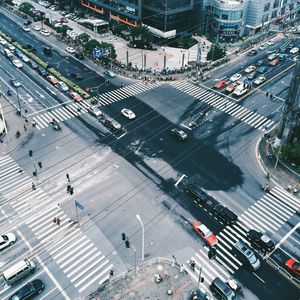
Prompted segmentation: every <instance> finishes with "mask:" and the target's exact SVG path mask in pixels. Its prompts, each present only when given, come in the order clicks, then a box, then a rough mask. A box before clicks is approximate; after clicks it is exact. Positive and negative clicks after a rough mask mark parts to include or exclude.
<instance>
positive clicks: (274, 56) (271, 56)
mask: <svg viewBox="0 0 300 300" xmlns="http://www.w3.org/2000/svg"><path fill="white" fill-rule="evenodd" d="M276 57H277V54H276V53H272V54H270V55H269V56H268V60H273V59H275V58H276Z"/></svg>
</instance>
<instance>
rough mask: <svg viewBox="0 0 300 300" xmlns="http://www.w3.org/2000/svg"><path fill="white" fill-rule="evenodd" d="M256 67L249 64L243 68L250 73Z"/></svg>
mask: <svg viewBox="0 0 300 300" xmlns="http://www.w3.org/2000/svg"><path fill="white" fill-rule="evenodd" d="M255 69H256V67H255V66H254V65H251V66H249V67H247V68H246V69H245V73H247V74H248V73H251V72H253V71H254V70H255Z"/></svg>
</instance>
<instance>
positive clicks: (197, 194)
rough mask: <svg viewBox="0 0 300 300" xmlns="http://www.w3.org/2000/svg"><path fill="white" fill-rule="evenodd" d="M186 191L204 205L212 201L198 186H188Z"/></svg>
mask: <svg viewBox="0 0 300 300" xmlns="http://www.w3.org/2000/svg"><path fill="white" fill-rule="evenodd" d="M184 191H185V192H186V193H187V194H189V195H190V196H191V197H192V198H193V199H195V200H197V201H199V202H200V203H202V204H206V203H207V202H208V201H209V200H210V199H211V197H210V196H209V195H208V194H206V192H205V191H204V190H203V189H202V188H201V187H200V186H197V185H188V186H186V187H185V188H184Z"/></svg>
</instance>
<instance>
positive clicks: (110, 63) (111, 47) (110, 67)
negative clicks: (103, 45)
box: [110, 46, 112, 71]
mask: <svg viewBox="0 0 300 300" xmlns="http://www.w3.org/2000/svg"><path fill="white" fill-rule="evenodd" d="M110 70H111V71H112V47H111V46H110Z"/></svg>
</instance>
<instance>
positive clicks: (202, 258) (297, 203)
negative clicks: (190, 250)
mask: <svg viewBox="0 0 300 300" xmlns="http://www.w3.org/2000/svg"><path fill="white" fill-rule="evenodd" d="M299 208H300V200H299V199H296V198H295V197H293V196H292V195H291V194H290V193H288V192H287V191H285V190H283V189H282V188H280V187H277V186H275V187H274V188H272V190H271V192H270V193H266V194H265V195H264V196H263V197H261V199H259V200H258V201H256V202H255V203H254V204H253V205H252V206H251V207H249V208H248V209H247V210H246V211H244V212H243V213H242V214H241V215H240V216H239V219H238V222H237V223H236V224H235V225H233V226H226V227H225V228H224V229H223V230H222V231H221V232H220V233H219V234H218V235H217V237H218V243H217V245H216V248H217V256H216V257H215V258H214V259H213V260H209V259H208V250H207V249H206V248H205V247H204V248H201V249H200V250H199V251H198V252H196V253H194V254H193V255H192V256H191V257H190V259H189V260H194V261H195V263H196V266H197V268H196V272H198V270H199V269H200V268H201V267H202V274H203V277H204V278H205V281H204V282H205V285H206V288H208V287H209V285H210V283H211V281H212V280H213V279H214V278H216V277H220V278H221V279H222V280H224V281H226V280H228V279H229V278H230V277H231V276H232V275H233V274H234V273H235V272H236V271H237V270H238V269H239V268H240V267H242V262H241V261H240V260H239V259H238V258H237V257H235V256H234V255H233V253H232V246H233V245H234V243H235V242H236V241H238V240H242V241H243V242H245V243H247V244H249V242H248V240H247V238H246V233H247V231H248V230H249V229H255V230H258V231H261V232H263V233H265V232H267V234H272V233H274V232H275V231H277V230H278V229H279V228H280V227H281V226H282V225H283V224H284V223H285V222H286V221H287V220H288V219H289V218H291V217H292V216H293V215H294V214H295V213H296V212H297V210H298V209H299ZM187 269H188V267H187ZM188 273H190V272H188ZM190 274H191V275H193V273H190ZM192 277H193V276H192Z"/></svg>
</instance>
